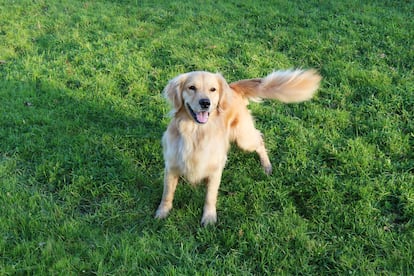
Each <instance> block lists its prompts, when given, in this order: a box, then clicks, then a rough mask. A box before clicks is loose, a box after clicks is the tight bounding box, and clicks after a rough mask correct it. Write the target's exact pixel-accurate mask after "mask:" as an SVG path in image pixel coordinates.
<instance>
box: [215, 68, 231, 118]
mask: <svg viewBox="0 0 414 276" xmlns="http://www.w3.org/2000/svg"><path fill="white" fill-rule="evenodd" d="M216 75H217V79H218V81H219V85H220V99H219V106H218V110H219V111H223V110H225V109H226V108H227V106H228V105H229V103H230V99H231V96H232V90H231V88H230V86H229V84H228V83H227V81H226V80H225V79H224V77H223V76H222V75H221V74H219V73H217V74H216Z"/></svg>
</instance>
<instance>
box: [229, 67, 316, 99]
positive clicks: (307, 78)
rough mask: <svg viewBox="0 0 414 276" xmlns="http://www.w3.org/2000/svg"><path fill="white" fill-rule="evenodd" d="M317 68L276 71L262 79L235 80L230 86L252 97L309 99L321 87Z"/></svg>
mask: <svg viewBox="0 0 414 276" xmlns="http://www.w3.org/2000/svg"><path fill="white" fill-rule="evenodd" d="M321 79H322V78H321V76H320V75H319V74H318V73H317V72H316V71H315V70H287V71H275V72H273V73H271V74H270V75H268V76H267V77H265V78H262V79H247V80H240V81H237V82H233V83H231V84H230V87H231V88H232V89H234V90H236V91H237V92H239V93H241V94H242V95H243V96H245V97H247V98H250V99H253V100H254V99H256V100H257V99H277V100H279V101H281V102H284V103H297V102H302V101H306V100H309V99H311V98H312V97H313V95H314V94H315V92H316V90H317V89H318V87H319V83H320V81H321Z"/></svg>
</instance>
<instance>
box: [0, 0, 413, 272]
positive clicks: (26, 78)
mask: <svg viewBox="0 0 414 276" xmlns="http://www.w3.org/2000/svg"><path fill="white" fill-rule="evenodd" d="M413 10H414V2H413V1H403V0H401V1H380V0H378V1H374V0H372V1H362V2H361V1H353V0H352V1H288V0H277V1H207V2H205V1H132V0H131V1H127V0H125V1H121V0H119V1H104V0H101V1H78V0H61V1H44V0H39V1H37V0H36V1H29V0H22V1H11V0H0V274H1V275H143V274H154V275H160V274H167V275H183V274H186V275H250V274H257V275H263V274H269V275H285V274H303V275H310V274H314V275H316V274H318V275H319V274H357V275H362V274H363V275H378V274H380V275H381V274H383V275H413V274H414V262H413V260H414V115H413V114H414V95H413V91H414V74H413V63H414V46H413V45H414V44H413V42H414V21H413V19H412V16H413ZM293 67H299V68H316V69H317V70H319V72H320V73H321V74H322V75H323V78H324V80H323V82H322V86H321V89H320V90H319V93H318V96H317V97H316V98H315V99H314V100H313V101H311V102H307V103H304V104H294V105H283V104H281V103H278V102H274V101H265V102H263V103H261V104H257V103H254V104H251V109H252V112H253V114H254V115H255V117H256V120H257V127H258V128H259V129H260V130H261V131H262V132H263V133H264V135H265V140H266V143H267V148H268V150H269V155H270V158H271V161H272V162H273V165H274V173H273V175H272V176H270V177H269V176H266V175H265V174H264V173H263V172H262V169H261V166H260V164H259V160H258V158H257V157H256V156H255V155H254V154H248V153H244V152H241V151H239V150H236V147H234V148H232V151H231V152H230V156H229V161H228V165H227V167H226V169H225V171H224V174H223V179H222V185H221V188H220V194H219V201H218V216H219V221H218V223H217V224H216V225H215V226H211V227H207V228H202V227H200V225H199V220H200V217H201V212H202V206H203V202H204V192H205V190H204V188H203V186H200V187H192V186H190V185H185V181H182V183H184V185H180V186H179V187H178V189H177V193H176V197H175V205H174V209H173V211H172V213H171V215H170V216H169V218H168V219H166V220H164V221H157V220H155V219H154V218H153V216H154V212H155V210H156V208H157V205H158V203H159V200H160V198H161V194H162V181H163V158H162V149H161V143H160V138H161V136H162V133H163V131H164V130H165V128H166V126H167V124H168V121H169V118H168V116H167V114H168V111H169V106H168V104H167V103H166V101H165V100H164V99H163V97H162V95H161V91H162V89H163V88H164V86H165V85H166V84H167V82H168V80H169V79H171V78H173V77H174V76H176V75H178V74H180V73H184V72H187V71H192V70H209V71H213V72H217V71H218V72H221V73H222V74H223V75H224V76H225V77H226V79H227V80H228V81H229V82H230V81H235V80H239V79H243V78H253V77H261V76H265V75H266V74H267V73H270V72H271V71H272V70H275V69H287V68H293Z"/></svg>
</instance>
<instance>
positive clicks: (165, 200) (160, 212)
mask: <svg viewBox="0 0 414 276" xmlns="http://www.w3.org/2000/svg"><path fill="white" fill-rule="evenodd" d="M177 183H178V175H175V174H173V173H171V172H169V171H168V170H167V169H166V170H165V175H164V192H163V193H162V199H161V202H160V205H159V206H158V209H157V212H156V213H155V218H159V219H162V218H165V217H167V216H168V213H169V212H170V210H171V209H172V202H173V199H174V193H175V188H177Z"/></svg>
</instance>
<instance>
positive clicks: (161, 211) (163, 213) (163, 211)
mask: <svg viewBox="0 0 414 276" xmlns="http://www.w3.org/2000/svg"><path fill="white" fill-rule="evenodd" d="M170 210H171V208H167V207H165V206H160V207H158V209H157V211H156V212H155V218H156V219H163V218H166V217H167V216H168V214H169V213H170Z"/></svg>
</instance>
